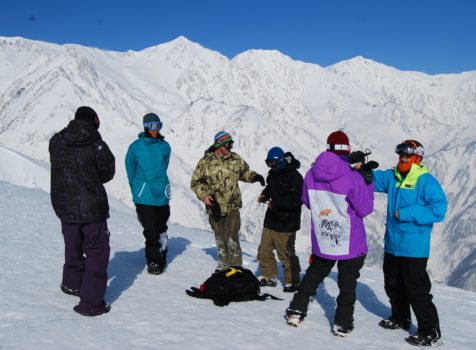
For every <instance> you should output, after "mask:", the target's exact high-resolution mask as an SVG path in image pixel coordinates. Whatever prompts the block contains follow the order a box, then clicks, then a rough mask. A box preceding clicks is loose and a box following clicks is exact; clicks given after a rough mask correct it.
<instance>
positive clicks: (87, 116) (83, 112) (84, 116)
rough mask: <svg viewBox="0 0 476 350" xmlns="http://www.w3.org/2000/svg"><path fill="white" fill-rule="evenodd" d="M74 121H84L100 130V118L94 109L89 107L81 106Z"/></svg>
mask: <svg viewBox="0 0 476 350" xmlns="http://www.w3.org/2000/svg"><path fill="white" fill-rule="evenodd" d="M74 119H78V120H83V121H85V122H87V123H89V124H90V125H92V126H94V128H96V129H99V117H98V115H97V113H96V111H95V110H94V109H92V108H91V107H88V106H81V107H79V108H78V109H77V110H76V113H75V114H74Z"/></svg>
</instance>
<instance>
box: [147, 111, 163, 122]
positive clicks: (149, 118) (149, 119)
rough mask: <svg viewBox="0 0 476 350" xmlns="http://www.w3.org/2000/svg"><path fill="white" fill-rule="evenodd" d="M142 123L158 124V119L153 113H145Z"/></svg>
mask: <svg viewBox="0 0 476 350" xmlns="http://www.w3.org/2000/svg"><path fill="white" fill-rule="evenodd" d="M143 123H160V118H159V116H158V115H157V114H155V113H147V114H146V115H144V118H143Z"/></svg>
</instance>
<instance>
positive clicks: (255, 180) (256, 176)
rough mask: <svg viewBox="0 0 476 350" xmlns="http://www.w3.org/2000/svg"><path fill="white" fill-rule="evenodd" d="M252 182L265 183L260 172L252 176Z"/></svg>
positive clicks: (262, 184)
mask: <svg viewBox="0 0 476 350" xmlns="http://www.w3.org/2000/svg"><path fill="white" fill-rule="evenodd" d="M253 182H259V183H260V184H261V186H264V185H265V182H264V177H263V176H261V175H260V174H256V175H255V177H254V178H253Z"/></svg>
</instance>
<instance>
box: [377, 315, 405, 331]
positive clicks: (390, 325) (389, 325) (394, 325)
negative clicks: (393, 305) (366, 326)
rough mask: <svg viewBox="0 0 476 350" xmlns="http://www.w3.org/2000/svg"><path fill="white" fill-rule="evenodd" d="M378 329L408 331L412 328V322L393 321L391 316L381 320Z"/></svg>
mask: <svg viewBox="0 0 476 350" xmlns="http://www.w3.org/2000/svg"><path fill="white" fill-rule="evenodd" d="M378 325H379V326H380V327H382V328H385V329H400V328H401V329H404V330H406V331H408V330H409V329H410V328H411V326H412V320H410V319H405V320H403V321H400V320H397V319H395V318H394V317H393V316H390V317H389V318H386V319H383V320H381V321H380V322H379V324H378Z"/></svg>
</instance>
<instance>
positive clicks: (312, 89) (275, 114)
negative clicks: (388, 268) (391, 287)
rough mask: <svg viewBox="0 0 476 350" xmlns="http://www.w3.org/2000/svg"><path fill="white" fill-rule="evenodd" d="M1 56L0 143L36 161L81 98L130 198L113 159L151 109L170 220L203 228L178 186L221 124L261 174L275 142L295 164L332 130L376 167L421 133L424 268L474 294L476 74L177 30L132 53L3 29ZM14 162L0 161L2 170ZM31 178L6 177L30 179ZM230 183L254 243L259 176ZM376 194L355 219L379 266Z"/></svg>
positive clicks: (303, 246) (380, 222) (307, 160)
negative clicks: (427, 247) (435, 183)
mask: <svg viewBox="0 0 476 350" xmlns="http://www.w3.org/2000/svg"><path fill="white" fill-rule="evenodd" d="M0 62H1V63H0V146H2V147H5V148H7V149H9V150H14V151H15V152H18V153H19V154H21V155H24V156H25V157H29V159H30V160H31V159H33V160H36V161H41V162H44V164H47V162H48V151H47V148H48V140H49V138H50V137H51V135H52V134H53V133H54V132H57V131H59V130H60V129H61V128H63V127H64V126H65V125H66V124H67V123H68V121H69V120H70V119H71V118H72V117H73V115H74V111H75V110H76V108H77V107H78V106H80V105H89V106H92V107H93V108H94V109H95V110H96V111H97V112H98V113H99V116H100V119H101V129H100V132H101V134H102V136H103V138H104V140H105V141H106V142H107V143H108V144H109V145H110V147H111V149H112V151H113V152H114V154H115V156H116V159H117V173H116V177H115V178H114V180H113V181H112V182H111V183H110V184H108V185H107V189H108V192H109V194H110V195H111V197H114V198H116V199H118V200H119V201H122V202H124V203H126V204H127V205H132V203H131V201H130V193H129V188H128V184H127V180H126V174H125V169H124V165H123V162H124V156H125V153H126V151H127V147H128V145H129V144H130V143H131V142H132V141H133V140H134V139H135V138H136V136H137V134H138V133H139V132H140V131H141V128H142V126H141V125H142V123H141V121H142V116H143V115H144V114H145V113H146V112H150V111H153V112H156V113H158V114H159V115H160V116H161V118H162V120H163V121H164V128H163V134H164V135H165V137H166V139H167V140H168V141H169V142H170V144H171V147H172V158H171V163H170V168H169V172H168V174H169V177H170V180H171V185H172V202H171V206H172V214H171V222H173V223H177V224H181V225H184V226H188V227H196V228H200V229H207V228H208V223H207V220H206V216H205V214H204V210H203V203H201V202H199V201H198V200H197V198H196V197H195V195H194V194H193V193H192V192H191V191H190V189H189V186H190V177H191V173H192V171H193V168H194V167H195V165H196V163H197V162H198V160H199V159H200V157H201V156H202V155H203V152H204V150H205V149H206V148H207V147H208V146H209V145H210V143H211V141H212V139H213V135H214V134H215V133H216V132H217V131H219V130H222V129H224V130H227V131H229V132H230V133H231V134H232V135H233V137H234V139H235V141H236V142H235V146H234V147H235V151H236V152H238V153H239V154H240V155H241V156H242V157H243V158H244V159H245V160H246V161H247V162H248V163H249V164H250V166H251V168H252V169H253V170H256V171H258V172H260V173H262V174H263V175H265V173H266V172H267V168H266V166H265V163H264V161H263V160H264V158H265V156H266V152H267V151H268V149H269V148H271V147H273V146H281V147H283V148H284V149H286V150H289V151H291V152H293V154H294V155H295V156H296V158H298V159H299V160H300V161H301V164H302V167H301V169H300V171H301V172H302V174H304V173H305V172H306V171H307V169H309V167H310V165H311V164H312V162H313V161H314V159H315V157H316V156H317V155H318V153H319V152H321V151H322V150H324V148H325V142H326V137H327V135H328V134H329V133H330V132H332V131H334V130H337V129H339V128H342V129H344V130H345V131H346V133H347V134H348V135H349V137H350V139H351V144H352V146H353V148H354V149H363V148H367V147H368V148H370V149H371V150H372V151H373V155H372V158H373V159H375V160H377V161H378V162H379V163H380V165H381V167H382V168H388V167H391V166H393V165H394V164H395V163H396V161H397V157H396V155H395V154H394V153H393V150H394V148H395V145H396V144H397V143H398V142H400V141H402V140H404V139H408V138H415V139H418V140H419V141H420V142H422V143H423V145H424V146H425V151H426V156H425V161H424V162H425V164H426V165H427V166H428V167H429V169H430V171H431V172H432V173H433V174H434V175H435V176H436V177H437V178H438V179H439V180H440V181H441V183H442V185H443V188H444V189H445V191H446V193H447V195H448V198H449V200H450V203H449V210H448V215H447V218H446V220H445V221H444V222H443V223H441V224H437V225H435V228H434V231H433V252H432V258H431V260H430V270H431V273H432V275H433V276H434V277H435V278H436V279H437V280H438V281H441V282H447V283H450V284H451V285H454V286H459V287H463V288H467V289H471V290H475V291H476V274H475V273H474V272H473V271H474V269H473V268H472V267H473V266H474V265H475V264H476V260H475V259H476V257H475V254H474V252H475V249H476V241H475V239H474V237H475V235H474V233H475V232H474V227H476V215H474V210H475V209H474V201H473V200H471V198H472V196H471V195H472V194H474V193H475V192H476V187H475V183H476V182H475V181H474V177H475V172H474V170H475V169H474V164H476V159H475V157H476V155H475V154H476V153H475V152H472V149H473V148H474V144H475V142H476V123H475V118H476V72H474V71H473V72H465V73H461V74H452V75H434V76H430V75H426V74H422V73H419V72H402V71H399V70H397V69H394V68H392V67H388V66H385V65H383V64H380V63H378V62H375V61H372V60H369V59H366V58H364V57H355V58H353V59H351V60H348V61H343V62H338V63H336V64H334V65H332V66H329V67H320V66H318V65H314V64H308V63H304V62H299V61H294V60H292V59H291V58H290V57H287V56H285V55H283V54H281V53H280V52H278V51H264V50H250V51H247V52H243V53H241V54H240V55H238V56H236V57H235V58H233V59H232V60H228V59H227V58H226V57H224V56H223V55H221V54H220V53H218V52H216V51H211V50H208V49H206V48H204V47H202V46H200V45H199V44H197V43H193V42H190V41H189V40H187V39H186V38H184V37H179V38H177V39H176V40H174V41H171V42H168V43H164V44H161V45H158V46H154V47H151V48H148V49H145V50H142V51H139V52H135V51H128V52H112V51H102V50H99V49H93V48H88V47H83V46H79V45H63V46H60V45H55V44H49V43H44V42H38V41H31V40H26V39H23V38H4V37H0ZM19 171H22V170H21V169H13V168H9V167H8V166H7V164H6V163H5V164H4V163H2V169H1V174H2V176H5V178H4V179H6V180H8V181H10V180H11V179H12V174H15V173H16V172H19ZM25 171H26V170H25ZM7 172H9V174H8V173H7ZM27 173H29V172H28V171H27ZM29 176H31V175H24V174H23V173H21V174H18V176H13V177H14V178H15V179H16V180H15V181H20V180H22V178H23V177H25V181H26V182H28V181H30V182H29V183H31V180H29V179H27V178H28V177H29ZM12 181H13V183H20V182H21V181H20V182H15V181H14V180H12ZM22 181H23V180H22ZM31 184H32V183H31ZM36 185H37V186H38V187H40V188H44V187H43V186H44V185H41V184H39V183H37V184H36ZM241 189H242V191H243V203H244V207H243V209H242V211H241V214H242V223H243V224H242V231H241V233H242V235H243V237H244V238H246V239H247V240H249V241H251V242H258V241H259V238H260V233H261V225H262V216H263V213H264V210H265V209H264V207H263V206H260V205H258V204H257V203H256V197H257V196H258V195H259V193H260V191H261V187H260V186H259V185H258V184H251V185H250V184H242V186H241ZM377 198H378V199H377V203H376V211H375V213H374V214H372V215H371V216H370V217H368V218H367V220H366V223H367V228H368V239H369V244H370V252H369V256H368V258H367V262H368V263H369V264H371V265H376V266H378V265H379V264H380V263H381V251H382V245H383V238H382V237H383V233H384V222H385V221H384V216H385V201H386V198H385V197H384V196H378V197H377ZM304 212H305V213H304V214H303V219H302V229H301V230H300V231H299V233H298V238H297V247H298V249H299V250H300V251H301V252H306V251H308V250H309V241H308V240H307V239H306V237H307V233H308V232H309V217H308V213H307V212H306V211H304Z"/></svg>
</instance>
